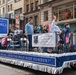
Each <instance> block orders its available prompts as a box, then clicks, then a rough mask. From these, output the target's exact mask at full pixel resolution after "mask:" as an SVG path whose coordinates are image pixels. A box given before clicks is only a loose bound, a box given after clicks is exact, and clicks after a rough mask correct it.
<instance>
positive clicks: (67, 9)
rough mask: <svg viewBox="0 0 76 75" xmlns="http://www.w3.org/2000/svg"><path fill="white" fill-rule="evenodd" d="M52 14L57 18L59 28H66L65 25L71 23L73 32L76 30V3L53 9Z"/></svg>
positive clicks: (72, 2)
mask: <svg viewBox="0 0 76 75" xmlns="http://www.w3.org/2000/svg"><path fill="white" fill-rule="evenodd" d="M52 9H53V11H52V13H53V14H54V15H56V16H57V18H58V21H59V26H60V27H61V28H63V27H64V23H66V22H67V23H69V24H70V27H71V30H72V32H73V31H75V30H76V1H71V2H68V3H65V4H61V5H58V6H54V7H52Z"/></svg>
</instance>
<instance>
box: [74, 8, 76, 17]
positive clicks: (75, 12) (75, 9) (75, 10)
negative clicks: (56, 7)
mask: <svg viewBox="0 0 76 75" xmlns="http://www.w3.org/2000/svg"><path fill="white" fill-rule="evenodd" d="M74 14H75V15H74V16H75V18H76V7H75V8H74Z"/></svg>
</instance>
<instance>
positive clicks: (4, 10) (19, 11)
mask: <svg viewBox="0 0 76 75" xmlns="http://www.w3.org/2000/svg"><path fill="white" fill-rule="evenodd" d="M9 11H12V4H11V5H10V6H8V12H9ZM2 13H3V14H5V13H6V9H5V8H4V7H3V11H2ZM14 13H15V14H22V8H19V9H17V10H15V11H14ZM0 14H1V9H0Z"/></svg>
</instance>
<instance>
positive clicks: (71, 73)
mask: <svg viewBox="0 0 76 75" xmlns="http://www.w3.org/2000/svg"><path fill="white" fill-rule="evenodd" d="M0 75H51V74H47V73H42V72H39V71H34V70H30V69H27V68H22V67H18V66H14V65H8V64H3V63H0ZM61 75H76V70H73V69H65V70H64V72H63V73H62V74H61Z"/></svg>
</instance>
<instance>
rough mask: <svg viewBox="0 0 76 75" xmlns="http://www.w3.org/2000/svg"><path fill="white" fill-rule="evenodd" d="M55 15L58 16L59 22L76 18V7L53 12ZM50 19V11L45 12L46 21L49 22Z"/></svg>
mask: <svg viewBox="0 0 76 75" xmlns="http://www.w3.org/2000/svg"><path fill="white" fill-rule="evenodd" d="M66 12H67V13H66ZM65 13H66V14H67V15H66V14H65ZM53 14H54V15H56V16H57V18H58V20H59V21H62V20H66V19H73V18H76V6H74V7H73V6H72V7H68V8H63V9H60V10H59V9H58V10H57V9H56V10H53ZM64 15H66V18H64ZM48 17H49V16H48V11H44V21H48Z"/></svg>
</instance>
